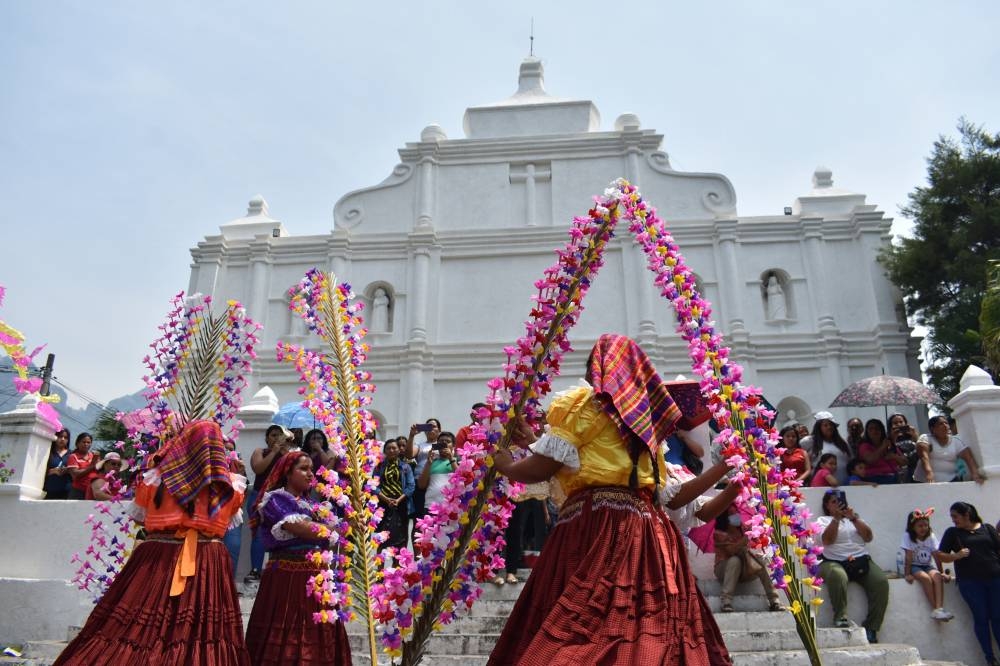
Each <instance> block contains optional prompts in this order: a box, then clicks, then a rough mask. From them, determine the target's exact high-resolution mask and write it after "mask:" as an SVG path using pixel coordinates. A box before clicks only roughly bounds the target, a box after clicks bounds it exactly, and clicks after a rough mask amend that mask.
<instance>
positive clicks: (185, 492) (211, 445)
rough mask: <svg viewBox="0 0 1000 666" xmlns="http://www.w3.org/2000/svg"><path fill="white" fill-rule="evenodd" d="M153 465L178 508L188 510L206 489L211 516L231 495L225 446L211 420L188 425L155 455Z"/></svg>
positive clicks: (217, 425) (230, 481)
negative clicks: (158, 471) (157, 468)
mask: <svg viewBox="0 0 1000 666" xmlns="http://www.w3.org/2000/svg"><path fill="white" fill-rule="evenodd" d="M153 462H154V464H155V465H156V466H157V467H159V469H160V478H161V479H162V482H163V484H164V485H165V486H166V488H167V490H168V491H169V492H170V494H171V495H173V496H174V499H176V500H177V503H178V504H179V505H181V506H182V507H185V508H188V507H190V505H191V502H193V501H194V500H195V498H196V497H197V496H198V493H200V492H201V491H202V490H203V489H204V488H208V493H209V495H208V515H209V516H214V515H215V514H216V513H217V512H218V511H219V509H220V508H222V506H223V505H224V504H225V503H226V502H228V501H229V498H231V497H232V496H233V483H232V480H231V479H230V477H229V458H228V454H227V451H226V445H225V443H224V442H223V439H222V429H221V428H219V424H218V423H216V422H215V421H192V422H191V423H188V424H187V425H186V426H184V427H183V428H182V429H181V431H180V433H178V434H177V436H175V437H174V438H172V439H171V440H169V441H168V442H167V443H166V445H165V446H164V447H163V448H162V449H160V450H159V451H157V452H156V454H155V455H154V458H153Z"/></svg>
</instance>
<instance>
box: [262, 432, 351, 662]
mask: <svg viewBox="0 0 1000 666" xmlns="http://www.w3.org/2000/svg"><path fill="white" fill-rule="evenodd" d="M313 482H314V478H313V470H312V460H311V459H310V457H309V454H307V453H305V452H304V451H292V452H291V453H286V454H285V455H284V456H283V457H282V458H281V460H279V461H278V464H277V465H275V467H274V469H272V470H271V473H270V474H269V475H268V477H267V481H266V482H265V483H264V487H263V489H262V491H261V494H260V497H259V499H258V501H257V503H256V505H255V506H254V507H253V508H252V509H251V511H250V527H251V528H253V529H259V530H260V535H261V540H262V541H263V542H264V548H265V549H266V550H267V552H268V560H267V565H266V566H265V567H264V571H263V572H262V574H261V580H260V590H259V591H258V592H257V598H256V599H254V604H253V611H252V612H251V613H250V622H249V624H248V625H247V648H248V649H249V651H250V661H251V663H252V664H253V665H254V666H262V665H265V664H268V665H270V664H273V665H275V666H278V665H281V664H303V665H304V664H333V665H341V666H350V664H351V646H350V643H349V642H348V639H347V631H346V630H345V629H344V623H343V622H336V623H332V624H331V623H328V622H320V623H317V622H314V621H313V615H314V614H315V613H318V612H319V611H320V605H319V602H317V601H316V600H315V599H314V598H312V597H311V596H308V595H306V594H305V588H306V584H307V581H309V580H310V579H313V578H314V577H315V576H316V575H318V574H320V571H321V566H320V565H319V564H316V563H314V559H313V558H312V557H311V554H312V553H314V552H316V551H319V550H326V549H328V548H329V541H330V540H329V536H327V537H320V536H319V534H321V533H324V534H329V530H328V529H327V528H326V526H325V525H323V524H322V523H319V522H317V520H316V517H317V513H318V512H319V511H322V510H324V507H321V506H319V505H314V504H313V503H312V502H310V501H309V491H310V490H311V489H312V486H313ZM326 508H328V507H326Z"/></svg>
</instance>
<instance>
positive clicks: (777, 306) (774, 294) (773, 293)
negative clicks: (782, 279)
mask: <svg viewBox="0 0 1000 666" xmlns="http://www.w3.org/2000/svg"><path fill="white" fill-rule="evenodd" d="M766 303H767V318H768V319H788V302H787V301H786V300H785V290H784V289H782V288H781V284H780V283H779V282H778V276H777V275H775V274H774V273H771V274H770V275H769V276H768V278H767V296H766Z"/></svg>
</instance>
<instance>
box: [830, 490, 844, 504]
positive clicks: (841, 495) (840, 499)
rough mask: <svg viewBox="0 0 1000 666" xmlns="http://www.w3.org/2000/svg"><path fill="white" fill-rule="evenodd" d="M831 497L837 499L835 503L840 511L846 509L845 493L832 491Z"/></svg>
mask: <svg viewBox="0 0 1000 666" xmlns="http://www.w3.org/2000/svg"><path fill="white" fill-rule="evenodd" d="M833 495H834V497H836V498H837V503H838V504H840V508H841V509H846V508H847V493H846V492H844V491H843V490H834V491H833Z"/></svg>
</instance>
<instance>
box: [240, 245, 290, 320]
mask: <svg viewBox="0 0 1000 666" xmlns="http://www.w3.org/2000/svg"><path fill="white" fill-rule="evenodd" d="M270 251H271V249H270V244H269V242H268V240H267V237H265V236H257V237H256V238H255V239H254V240H253V241H252V242H251V243H250V280H249V281H248V282H249V284H248V285H247V295H246V300H245V301H244V303H245V305H246V308H247V314H249V316H250V318H251V319H253V320H254V321H255V322H257V323H258V324H260V325H261V326H266V325H267V321H268V316H267V315H268V307H267V305H268V293H269V292H270V282H271V281H270V279H269V278H270V276H269V274H268V273H269V271H268V269H269V265H270V263H271V261H270V256H269V255H270ZM289 286H291V285H289Z"/></svg>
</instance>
